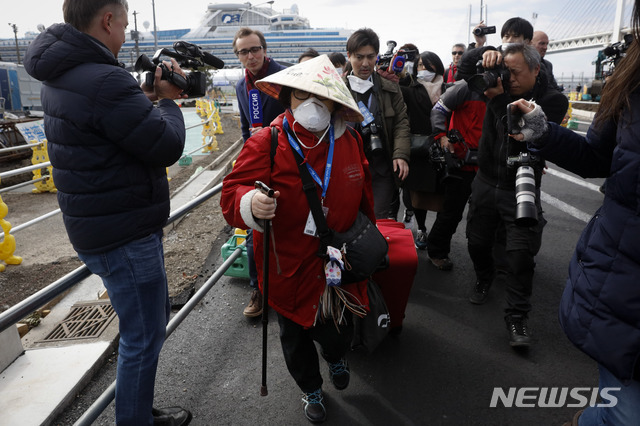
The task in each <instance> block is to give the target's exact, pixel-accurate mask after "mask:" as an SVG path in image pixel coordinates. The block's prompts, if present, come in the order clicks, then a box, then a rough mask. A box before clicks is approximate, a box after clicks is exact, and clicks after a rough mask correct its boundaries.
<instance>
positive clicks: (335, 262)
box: [283, 117, 344, 286]
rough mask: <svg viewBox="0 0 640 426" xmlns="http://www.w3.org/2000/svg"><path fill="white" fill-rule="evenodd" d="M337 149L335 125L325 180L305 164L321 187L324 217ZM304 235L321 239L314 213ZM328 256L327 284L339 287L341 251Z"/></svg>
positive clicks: (294, 145) (291, 140)
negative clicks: (325, 200)
mask: <svg viewBox="0 0 640 426" xmlns="http://www.w3.org/2000/svg"><path fill="white" fill-rule="evenodd" d="M283 126H284V127H285V129H290V127H289V123H288V122H287V118H286V117H285V118H284V120H283ZM285 133H286V134H287V139H288V140H289V145H291V148H293V150H295V151H296V152H297V153H298V155H299V156H300V157H301V158H305V156H304V154H303V153H302V149H300V145H299V144H298V142H296V140H295V139H294V138H293V137H292V136H291V133H290V132H289V131H286V132H285ZM334 148H335V135H334V129H333V124H331V125H330V127H329V153H328V154H327V161H326V166H325V169H324V179H323V180H321V179H320V176H319V175H318V173H316V171H315V170H314V169H313V167H311V165H310V164H309V163H305V166H306V167H307V170H308V171H309V174H310V175H311V177H312V178H313V180H314V181H315V182H316V183H317V184H318V185H320V188H322V198H321V201H322V213H323V214H324V217H325V218H326V217H327V214H328V213H329V208H328V207H326V206H325V205H324V198H325V196H326V195H327V189H328V188H329V181H330V180H331V168H332V166H333V152H334ZM304 233H305V234H306V235H310V236H312V237H319V235H318V228H317V226H316V221H315V220H314V219H313V213H312V212H311V211H309V216H308V217H307V222H306V224H305V227H304ZM327 255H328V257H329V259H328V261H327V262H326V263H325V268H324V270H325V271H324V272H325V277H326V279H327V284H328V285H330V286H339V285H340V284H341V282H342V269H343V268H344V264H343V262H342V254H341V253H340V251H339V250H338V249H336V248H334V247H331V246H328V247H327Z"/></svg>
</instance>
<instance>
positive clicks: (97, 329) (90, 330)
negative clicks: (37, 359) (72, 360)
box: [41, 300, 116, 342]
mask: <svg viewBox="0 0 640 426" xmlns="http://www.w3.org/2000/svg"><path fill="white" fill-rule="evenodd" d="M115 316H116V311H115V310H114V309H113V306H111V303H110V302H108V301H103V300H99V301H95V302H82V303H76V304H75V305H73V306H72V307H71V312H69V314H68V315H67V317H66V318H65V319H64V320H62V321H61V322H60V324H58V325H56V326H55V328H54V329H53V331H51V333H49V334H48V335H47V337H45V338H44V339H43V340H41V342H60V341H63V340H75V339H93V338H96V337H99V336H100V334H102V332H103V331H104V329H105V328H107V326H108V325H109V323H110V322H111V320H113V318H115Z"/></svg>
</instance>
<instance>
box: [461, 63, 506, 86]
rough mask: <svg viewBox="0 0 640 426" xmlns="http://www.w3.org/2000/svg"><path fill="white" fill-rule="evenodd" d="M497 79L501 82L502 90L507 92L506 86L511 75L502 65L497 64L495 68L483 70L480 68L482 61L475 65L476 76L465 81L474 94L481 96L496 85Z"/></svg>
mask: <svg viewBox="0 0 640 426" xmlns="http://www.w3.org/2000/svg"><path fill="white" fill-rule="evenodd" d="M498 78H500V79H501V80H502V85H503V87H504V90H505V91H507V92H508V88H507V85H508V84H509V79H510V78H511V73H510V72H509V69H507V68H506V67H505V66H504V65H503V64H498V65H497V66H496V67H495V68H491V69H487V70H485V69H484V67H483V66H482V59H481V60H479V61H478V62H477V63H476V74H475V75H472V76H471V77H469V78H468V79H467V84H468V85H469V89H471V90H473V91H474V92H476V93H479V94H483V93H484V92H485V91H486V90H487V89H489V88H491V87H496V86H497V85H498Z"/></svg>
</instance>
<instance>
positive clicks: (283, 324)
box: [220, 55, 375, 422]
mask: <svg viewBox="0 0 640 426" xmlns="http://www.w3.org/2000/svg"><path fill="white" fill-rule="evenodd" d="M256 85H257V87H258V88H259V89H260V90H262V91H263V92H265V93H267V94H268V95H269V96H272V97H274V98H276V99H278V100H279V101H280V102H281V103H282V105H283V106H284V107H285V108H286V111H285V112H284V113H283V114H281V115H279V116H278V117H277V118H276V119H275V120H274V121H273V122H272V123H271V126H273V127H275V128H276V129H277V130H278V139H277V147H276V149H275V153H274V154H273V155H272V154H271V152H273V151H272V150H271V149H272V145H271V143H272V141H271V129H270V128H269V127H266V128H264V129H262V130H260V131H258V132H257V133H255V134H254V135H253V136H251V138H249V140H247V142H246V143H245V145H244V147H243V148H242V151H241V152H240V155H239V156H238V160H237V161H236V164H235V166H234V167H233V170H232V171H231V173H229V175H227V176H226V177H225V179H224V182H223V186H222V195H221V199H220V204H221V206H222V212H223V214H224V217H225V219H226V220H227V222H228V223H229V224H230V225H232V226H235V227H240V228H247V227H249V228H252V229H253V230H254V238H255V246H254V247H255V251H256V253H255V255H256V256H255V259H256V265H257V267H258V271H259V273H258V282H259V284H260V288H261V289H262V285H263V283H264V277H263V273H264V270H263V264H262V263H263V259H264V257H263V255H264V246H263V243H264V241H263V238H264V234H263V232H264V220H270V221H271V238H270V239H269V241H268V242H267V247H268V250H269V253H270V255H269V256H268V259H269V264H268V268H267V271H268V273H269V291H268V296H269V297H268V299H269V306H271V307H272V308H273V309H274V310H275V311H276V312H277V314H278V324H279V326H280V342H281V344H282V351H283V354H284V359H285V362H286V364H287V368H288V370H289V372H290V373H291V376H292V377H293V378H294V380H295V382H296V384H297V385H298V387H299V388H300V389H301V390H302V392H303V394H304V395H303V399H302V400H303V403H304V405H303V410H304V414H305V416H306V417H307V419H309V420H310V421H312V422H321V421H324V420H325V418H326V410H325V405H324V398H323V393H322V383H323V380H322V376H321V374H320V365H319V357H318V351H317V349H316V346H315V343H314V342H317V343H318V344H319V347H320V349H321V351H320V354H321V355H322V357H323V358H324V359H325V360H326V361H327V363H328V364H329V378H330V380H331V383H333V385H334V387H335V388H336V389H338V390H343V389H345V388H346V387H347V386H348V385H349V377H350V372H349V366H348V364H347V361H346V359H345V356H346V353H347V351H348V350H349V348H350V346H351V340H352V337H353V321H352V316H351V315H350V312H348V310H350V309H354V310H356V311H358V312H359V313H360V314H361V315H362V314H363V311H362V310H363V309H364V310H365V311H366V310H368V308H367V305H368V298H367V294H366V281H362V282H357V283H351V284H346V283H342V282H340V281H339V280H340V278H337V280H338V283H336V282H335V281H336V277H335V276H334V275H333V274H334V273H335V272H334V270H333V269H332V268H330V264H329V263H326V264H325V260H324V258H323V257H321V256H318V252H319V250H320V244H321V243H320V239H319V238H318V237H317V236H316V235H315V231H316V229H315V226H314V224H315V221H314V220H313V217H312V216H311V213H310V208H309V203H308V201H307V197H306V195H305V192H304V188H303V185H302V180H301V179H302V178H301V176H300V171H299V169H298V162H299V160H298V159H297V157H296V156H295V154H294V150H295V152H297V153H298V154H299V156H300V157H302V158H303V159H304V160H303V161H302V164H306V166H307V169H308V170H309V173H310V174H311V176H312V177H313V180H314V181H315V182H316V190H317V194H318V197H319V198H320V199H321V200H322V208H323V210H324V212H325V217H326V222H327V225H328V227H329V228H331V229H333V230H335V231H336V232H344V231H346V230H347V229H349V228H350V227H351V225H352V224H353V222H354V221H355V219H356V216H357V215H358V211H362V212H363V213H364V214H366V215H367V216H368V217H369V218H370V219H371V221H372V222H374V223H375V216H374V213H373V193H372V191H371V175H370V173H369V165H368V162H367V159H366V157H365V154H364V151H363V147H362V140H361V139H360V138H359V137H358V136H357V134H356V133H355V132H353V134H352V133H351V132H350V131H349V130H348V129H347V124H346V122H347V121H352V122H353V121H357V122H361V121H362V120H363V119H364V118H363V117H362V114H361V113H360V110H359V109H358V106H357V105H356V103H355V101H354V100H353V97H352V96H351V94H350V93H349V90H348V89H347V86H346V85H345V84H344V82H343V81H342V79H341V77H340V75H339V74H338V73H337V72H336V69H335V67H334V66H333V64H332V63H331V61H330V60H329V58H328V57H327V56H326V55H322V56H319V57H317V58H313V59H309V60H307V61H304V62H302V63H299V64H296V65H293V66H291V67H290V68H287V69H285V70H282V71H280V72H278V73H275V74H272V75H270V76H267V77H265V78H264V79H262V80H259V81H257V82H256ZM256 181H261V182H264V183H265V184H267V185H268V186H270V187H271V188H273V190H274V191H275V193H274V194H273V198H271V197H268V196H267V195H266V194H263V193H262V192H260V191H258V190H256V189H255V187H254V183H255V182H256ZM329 282H331V284H332V286H329V284H328V283H329ZM336 284H337V285H336ZM336 292H340V294H339V295H340V296H341V297H342V298H338V297H337V296H336V294H337V293H336Z"/></svg>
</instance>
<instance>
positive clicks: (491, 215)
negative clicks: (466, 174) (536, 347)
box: [467, 175, 547, 315]
mask: <svg viewBox="0 0 640 426" xmlns="http://www.w3.org/2000/svg"><path fill="white" fill-rule="evenodd" d="M536 207H537V209H538V224H537V225H535V226H532V227H524V226H518V225H516V224H515V213H516V197H515V191H514V190H512V189H511V190H510V189H501V188H497V187H495V186H493V185H491V184H489V183H487V182H486V181H484V180H483V179H482V178H481V177H480V175H478V176H476V178H475V179H474V181H473V183H472V185H471V201H470V202H469V212H468V213H467V248H468V250H469V255H470V256H471V260H472V261H473V267H474V269H475V272H476V278H477V279H478V281H480V282H482V283H489V284H490V283H491V282H492V281H493V279H494V277H495V265H494V259H493V247H494V244H495V240H496V235H497V234H496V231H498V230H499V229H500V227H501V226H504V232H505V234H504V237H505V244H506V246H505V247H506V255H507V262H508V270H507V271H506V286H507V294H506V302H507V307H506V309H505V313H506V314H507V315H508V314H523V315H526V314H527V313H528V312H529V311H530V310H531V293H532V288H533V272H534V269H535V260H534V257H535V255H536V254H537V253H538V251H539V250H540V245H541V243H542V230H543V228H544V226H545V224H546V223H547V221H546V220H545V219H544V217H543V216H542V206H541V204H540V188H539V187H538V188H536Z"/></svg>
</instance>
